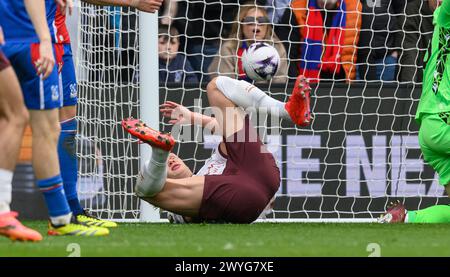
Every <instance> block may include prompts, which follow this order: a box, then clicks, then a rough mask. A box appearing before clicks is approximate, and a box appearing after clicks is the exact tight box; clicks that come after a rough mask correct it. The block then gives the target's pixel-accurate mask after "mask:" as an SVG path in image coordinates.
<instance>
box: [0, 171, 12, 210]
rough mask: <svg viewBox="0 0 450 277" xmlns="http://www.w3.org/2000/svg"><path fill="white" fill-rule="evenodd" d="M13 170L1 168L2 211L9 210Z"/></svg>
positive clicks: (0, 197)
mask: <svg viewBox="0 0 450 277" xmlns="http://www.w3.org/2000/svg"><path fill="white" fill-rule="evenodd" d="M12 178H13V172H12V171H10V170H6V169H2V168H0V213H6V212H9V204H10V203H11V193H12V185H11V184H12Z"/></svg>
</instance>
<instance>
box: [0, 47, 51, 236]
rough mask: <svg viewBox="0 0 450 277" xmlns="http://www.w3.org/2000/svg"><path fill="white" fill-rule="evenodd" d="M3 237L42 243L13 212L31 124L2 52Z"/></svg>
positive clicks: (0, 182) (0, 210) (0, 218)
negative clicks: (22, 152)
mask: <svg viewBox="0 0 450 277" xmlns="http://www.w3.org/2000/svg"><path fill="white" fill-rule="evenodd" d="M0 84H1V85H0V130H1V135H0V153H2V154H1V155H0V235H4V236H7V237H9V238H11V239H12V240H24V241H26V240H30V241H40V240H42V236H41V234H39V233H38V232H36V231H34V230H32V229H29V228H26V227H25V226H23V225H22V224H21V223H20V222H19V221H18V220H17V219H16V217H17V213H16V212H11V211H10V207H9V205H10V203H11V193H12V184H11V183H12V177H13V170H14V167H15V166H16V161H17V156H18V154H19V149H20V141H21V138H22V135H23V131H24V129H25V126H26V123H27V122H28V111H27V110H26V108H25V106H24V103H23V97H22V92H21V90H20V86H19V82H18V80H17V77H16V74H15V73H14V71H13V69H12V67H11V66H9V63H8V62H7V60H6V58H5V57H4V55H3V53H1V52H0Z"/></svg>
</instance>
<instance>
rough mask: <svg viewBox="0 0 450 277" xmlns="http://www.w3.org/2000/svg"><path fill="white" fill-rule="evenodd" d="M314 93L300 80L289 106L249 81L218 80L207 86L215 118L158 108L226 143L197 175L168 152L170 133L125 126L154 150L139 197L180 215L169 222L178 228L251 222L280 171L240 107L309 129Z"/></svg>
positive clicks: (133, 122) (172, 106) (133, 123)
mask: <svg viewBox="0 0 450 277" xmlns="http://www.w3.org/2000/svg"><path fill="white" fill-rule="evenodd" d="M310 90H311V88H310V86H309V84H308V82H307V80H306V79H305V78H304V77H303V76H299V77H298V78H297V81H296V83H295V87H294V90H293V92H292V95H291V96H290V98H289V101H288V102H287V103H283V102H280V101H278V100H275V99H273V98H271V97H270V96H268V95H266V94H265V93H264V92H263V91H262V90H260V89H258V88H257V87H255V86H253V85H252V84H250V83H248V82H245V81H238V80H234V79H231V78H228V77H217V78H215V79H213V80H212V81H211V82H210V83H209V84H208V86H207V94H208V100H209V103H210V105H211V107H213V108H214V115H215V117H214V118H213V117H208V116H205V115H201V114H199V113H194V112H190V111H189V110H188V109H186V108H185V107H183V106H181V105H179V104H176V103H173V102H166V103H164V104H163V105H161V112H162V114H163V116H165V117H170V118H171V119H172V120H170V121H169V123H171V124H177V123H178V124H186V123H193V122H199V124H201V125H202V126H203V127H206V128H210V129H211V130H212V131H214V132H215V133H220V134H221V135H222V136H223V138H224V139H223V141H222V142H221V143H220V144H219V146H218V147H217V149H216V151H215V152H214V153H213V155H212V156H211V158H210V159H209V160H207V161H206V163H205V165H204V166H203V168H201V169H200V171H199V172H198V173H197V174H196V175H194V174H193V173H192V171H191V170H190V169H189V168H188V167H187V166H186V165H185V164H184V163H183V162H182V161H181V159H180V158H178V157H177V156H176V155H175V154H172V153H170V151H171V150H172V148H173V147H174V145H175V140H174V139H173V137H172V136H171V135H170V134H164V133H161V132H158V131H155V130H153V129H151V128H149V127H147V126H146V125H145V124H144V123H143V122H142V121H140V120H137V119H132V118H129V119H124V120H123V121H122V126H123V127H124V128H125V130H127V131H128V132H129V133H130V134H131V135H133V136H135V137H137V138H138V139H140V140H142V141H143V142H145V143H148V144H149V145H151V146H152V148H153V149H152V156H151V159H150V160H148V161H146V162H145V164H144V167H143V170H142V171H141V172H140V174H139V177H138V180H137V184H136V189H135V191H136V195H137V196H138V197H140V198H141V199H143V200H145V201H147V202H149V203H151V204H153V205H154V206H157V207H160V208H162V209H164V210H167V211H170V212H173V213H175V214H171V215H170V216H171V217H172V221H175V222H180V223H181V222H204V221H208V222H228V223H251V222H253V221H254V220H255V219H257V218H258V216H259V215H260V214H261V212H262V211H263V210H264V208H265V207H266V206H267V204H268V203H269V202H270V200H271V199H272V197H273V196H274V195H275V193H276V191H277V190H278V187H279V184H280V171H279V169H278V167H277V165H276V163H275V160H274V158H273V156H272V154H271V153H270V152H268V151H267V150H265V148H264V146H263V144H262V143H261V141H260V139H259V138H258V135H257V132H256V129H255V128H254V127H253V126H252V124H251V123H250V120H249V116H248V115H246V114H245V112H244V111H243V109H242V108H244V109H246V108H248V107H255V108H256V109H266V110H268V111H269V113H270V114H272V115H276V116H280V117H281V118H283V119H289V120H292V122H294V123H295V124H297V125H299V126H307V125H309V123H310V120H311V111H310V98H309V97H310V96H309V94H310Z"/></svg>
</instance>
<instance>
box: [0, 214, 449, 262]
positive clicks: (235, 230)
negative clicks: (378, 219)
mask: <svg viewBox="0 0 450 277" xmlns="http://www.w3.org/2000/svg"><path fill="white" fill-rule="evenodd" d="M25 223H26V224H27V225H28V226H30V227H33V228H36V229H37V230H39V231H40V232H41V233H42V234H45V232H46V223H45V222H43V221H32V222H30V221H28V222H25ZM449 227H450V226H449V225H406V224H405V225H380V224H312V223H257V224H252V225H233V224H216V225H214V224H198V225H194V224H192V225H174V224H120V225H119V227H118V228H116V229H111V234H110V235H109V236H107V237H89V238H81V237H49V236H47V235H45V236H44V240H43V241H42V242H40V243H22V242H11V241H9V240H8V239H6V238H3V237H0V256H3V257H4V256H6V257H8V256H9V257H11V256H38V257H45V256H57V257H64V256H68V255H70V253H71V251H70V244H72V243H77V244H78V245H79V246H80V255H81V256H82V257H89V256H102V257H103V256H120V257H124V256H164V257H185V256H193V257H206V256H230V257H245V256H255V257H261V256H264V257H272V256H320V257H323V256H326V257H329V256H359V257H367V256H368V255H369V254H370V252H368V251H367V247H368V245H369V244H370V243H377V244H379V245H380V251H381V252H380V254H381V256H447V257H448V256H450V247H449V245H450V228H449ZM68 248H69V251H68Z"/></svg>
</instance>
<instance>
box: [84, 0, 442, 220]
mask: <svg viewBox="0 0 450 277" xmlns="http://www.w3.org/2000/svg"><path fill="white" fill-rule="evenodd" d="M341 1H353V0H338V2H341ZM354 1H358V3H362V2H363V1H365V0H354ZM168 2H169V3H170V4H169V6H168V7H166V9H167V8H169V9H170V7H172V6H171V5H177V8H178V12H177V13H176V14H175V15H171V16H170V13H164V16H163V17H164V18H165V19H167V18H166V15H167V14H169V15H168V16H169V18H170V19H171V22H172V23H171V24H172V26H175V27H177V28H178V32H179V35H175V36H174V35H170V38H171V39H172V38H176V39H179V41H180V48H179V51H178V52H179V54H180V55H183V56H182V61H183V63H182V65H183V66H184V69H173V68H170V67H169V66H168V65H165V66H164V65H160V63H159V61H158V60H157V59H158V48H157V47H158V42H157V35H156V34H157V32H158V25H157V15H150V14H145V13H140V12H137V11H136V10H134V9H130V8H113V7H96V6H93V5H89V4H81V6H80V7H79V12H80V18H79V27H78V54H77V74H78V79H79V99H80V101H79V106H78V122H79V127H78V131H79V134H78V140H77V141H78V143H77V146H78V148H77V154H78V157H79V162H80V170H79V178H80V187H79V192H80V196H81V198H82V199H83V200H84V204H85V206H86V208H88V209H89V210H90V211H91V212H93V213H94V214H95V215H97V216H99V217H101V218H109V219H113V220H117V221H140V220H141V221H160V211H159V210H155V209H153V207H151V206H149V205H147V204H142V202H140V201H139V200H138V199H137V198H136V197H135V196H134V183H135V180H136V177H137V174H138V170H139V167H140V163H141V161H142V159H143V158H144V157H148V156H149V155H150V152H149V151H150V147H147V146H146V145H143V146H139V145H138V144H137V141H136V140H135V139H133V138H132V137H131V136H129V135H128V134H127V133H125V132H124V131H123V130H122V127H121V126H120V121H121V120H122V119H123V118H125V117H129V116H134V117H139V118H142V119H143V120H144V121H146V122H147V123H149V124H150V125H151V126H152V127H154V128H159V129H161V130H163V131H170V130H171V126H170V125H169V124H167V123H166V122H164V121H161V119H160V115H159V109H158V105H159V104H160V103H161V102H163V101H167V100H170V101H175V102H179V103H182V104H183V105H185V106H186V107H188V108H190V109H192V110H196V111H198V112H205V107H206V106H207V105H208V103H207V98H206V94H205V89H206V80H207V78H208V76H209V75H208V72H203V71H204V70H206V69H205V65H206V64H207V63H209V61H210V60H211V59H213V58H218V57H220V55H221V53H228V52H226V51H225V49H224V48H225V46H224V45H225V44H224V43H225V42H226V41H229V40H230V39H229V38H227V37H228V36H229V35H230V32H231V31H232V30H233V28H232V26H233V24H239V21H237V20H236V16H237V14H238V13H239V12H240V11H241V10H242V9H243V8H244V7H246V5H254V4H255V2H257V3H258V4H259V5H261V3H262V5H263V6H262V8H267V9H268V10H269V11H275V12H273V13H269V17H270V21H271V22H272V25H273V26H274V27H277V26H278V27H280V26H281V27H286V28H288V29H289V28H293V27H300V28H305V27H306V26H305V25H298V26H292V23H291V21H290V20H289V21H283V22H281V21H277V20H280V18H277V19H276V20H275V17H276V16H279V14H281V13H280V12H281V11H283V9H285V8H286V7H285V6H276V5H274V4H273V3H274V2H277V3H284V2H290V1H259V0H258V1H253V3H250V4H243V1H237V0H236V1H232V0H204V1H182V0H172V1H168ZM263 2H264V3H265V4H264V3H263ZM372 2H373V1H372ZM375 2H377V1H375ZM389 2H394V1H389ZM413 2H414V1H413ZM420 2H424V1H420ZM377 3H378V2H377ZM380 3H383V1H381V2H380ZM424 3H425V2H424ZM358 5H359V4H358ZM389 5H391V4H389ZM421 5H424V4H421ZM260 7H261V6H260ZM365 7H366V9H361V10H360V11H357V12H356V13H358V14H359V15H360V16H362V17H361V18H362V19H363V20H366V23H367V20H368V19H367V18H369V19H370V18H375V19H376V18H377V16H384V19H383V20H385V21H386V22H393V21H394V20H396V22H397V21H398V22H400V23H401V22H403V23H401V24H400V23H398V25H396V26H397V27H398V28H397V29H396V30H391V29H389V30H386V33H387V36H389V35H393V34H396V32H401V33H402V34H404V33H408V34H418V35H420V36H422V37H421V38H420V39H421V40H424V39H426V38H425V37H426V36H427V35H429V31H424V30H422V29H421V28H422V27H420V28H418V29H417V30H416V31H414V32H413V31H408V30H407V27H406V26H407V23H405V21H402V20H405V17H408V18H416V17H417V18H418V20H420V22H429V20H430V19H431V15H429V14H428V15H427V14H421V12H419V11H418V12H417V13H415V14H414V13H413V14H411V11H410V10H409V9H410V7H404V8H403V9H402V10H395V11H394V10H393V9H391V6H388V12H384V13H381V14H377V13H376V12H375V11H376V8H377V6H374V7H372V9H371V10H367V7H369V6H367V5H366V6H365ZM230 8H232V9H230ZM419 8H420V9H419V10H421V8H423V7H422V6H420V7H419ZM166 11H167V10H166ZM214 13H216V14H214ZM199 14H200V17H199ZM363 16H367V17H363ZM163 17H161V16H160V19H163ZM291 17H292V15H291ZM375 19H371V20H375ZM396 24H397V23H396ZM420 24H422V23H420ZM199 26H200V27H199ZM214 26H215V27H214ZM362 26H363V27H361V28H362V29H360V30H358V32H359V34H360V35H361V36H362V37H363V36H364V35H365V39H368V40H369V41H368V42H369V43H368V44H367V45H368V46H367V45H362V44H361V41H359V42H358V41H357V40H355V41H354V43H353V45H351V47H354V48H355V49H357V50H358V51H360V52H361V53H363V52H364V51H366V53H367V55H371V53H374V52H376V51H378V50H380V49H389V47H390V45H388V44H389V43H390V42H389V39H386V40H385V41H384V42H382V44H381V45H376V46H373V45H374V44H373V43H372V42H373V41H374V40H375V39H374V36H375V35H377V34H379V33H380V32H381V31H380V30H375V28H378V27H375V24H374V22H372V23H371V24H370V22H369V24H368V25H367V24H366V25H364V22H363V25H362ZM364 26H369V27H364ZM420 26H422V25H420ZM216 27H217V29H214V28H216ZM241 27H242V26H241ZM365 28H366V29H365ZM214 30H215V31H214ZM238 30H239V28H238ZM374 30H375V31H374ZM346 31H348V30H347V29H346ZM397 38H398V39H400V41H399V42H398V43H399V48H398V51H397V52H398V53H397V54H398V55H406V54H408V53H410V52H411V51H412V52H414V51H415V52H417V53H416V54H415V55H416V59H415V60H419V59H420V58H421V56H420V55H421V54H423V53H424V52H425V50H426V46H423V44H419V42H417V45H415V46H410V44H407V39H406V36H405V35H402V36H398V37H397ZM270 39H273V40H274V39H275V36H274V35H272V36H271V37H270ZM288 39H290V36H289V37H288ZM288 39H281V41H282V42H283V43H284V45H285V47H287V49H286V55H285V56H284V58H283V57H282V59H284V61H285V62H286V63H288V62H292V59H291V60H290V59H289V56H290V54H291V53H290V51H294V50H293V49H296V48H295V47H294V46H292V45H293V42H292V41H290V40H288ZM210 42H214V43H210ZM378 42H379V41H378ZM214 47H216V49H215V51H213V50H212V49H214ZM236 50H237V49H236ZM386 53H390V52H386ZM227 55H230V54H229V53H228V54H227ZM389 55H390V54H389ZM392 55H393V54H392ZM394 56H395V55H394ZM234 57H235V56H233V55H231V56H222V59H221V60H220V61H219V64H220V63H222V62H223V63H225V62H226V58H234ZM387 57H388V56H387V54H385V55H384V58H387ZM389 57H390V56H389ZM399 57H402V56H399ZM399 57H397V59H396V60H395V59H394V61H391V62H392V63H390V64H389V66H390V67H395V68H396V70H395V72H396V73H395V74H396V75H395V76H396V77H395V78H396V79H395V80H390V81H386V80H382V79H381V77H378V79H377V78H375V79H371V80H353V81H352V82H350V83H349V82H345V81H344V80H341V79H339V78H330V77H324V78H323V79H321V82H320V83H318V84H314V85H313V92H312V108H313V113H314V116H315V120H314V122H313V123H312V125H311V126H310V127H307V128H298V127H296V126H294V125H292V124H291V123H289V122H286V121H281V122H277V124H275V125H270V120H268V119H267V118H263V119H261V120H260V121H258V126H257V127H258V130H259V132H260V135H261V137H262V140H263V141H264V142H265V143H267V144H269V146H270V149H272V151H273V154H274V157H275V159H276V160H277V163H278V165H279V167H280V171H281V177H282V181H281V183H280V189H279V191H278V193H277V199H276V201H275V206H274V208H273V210H272V211H270V212H268V213H267V215H266V218H267V219H265V220H264V219H261V220H260V221H259V222H261V221H262V222H267V221H281V222H285V221H300V222H303V221H306V222H373V221H374V220H375V218H376V217H378V216H379V215H380V214H381V213H382V212H383V211H384V209H385V207H386V205H387V204H388V203H389V202H390V201H393V200H397V199H399V200H401V201H402V202H404V203H405V204H406V206H407V208H408V209H420V208H424V207H428V206H430V205H434V204H438V203H448V198H447V197H446V196H444V189H443V187H442V186H440V185H439V184H438V179H437V175H436V174H435V172H434V171H433V170H432V169H431V168H430V167H429V166H428V165H427V164H426V163H425V162H424V161H423V158H422V154H421V152H420V148H419V144H418V126H417V123H416V122H415V120H414V115H415V110H416V108H417V104H418V100H419V98H420V93H421V83H420V80H419V79H412V80H410V81H404V80H399V79H398V78H399V76H400V75H399V74H400V73H399V72H400V65H401V59H400V58H399ZM235 61H237V59H236V60H235ZM187 62H189V63H190V66H189V67H187ZM196 62H199V63H198V64H196ZM385 63H387V61H386V59H384V60H383V61H381V62H380V61H379V60H369V59H366V60H364V61H361V60H360V59H358V60H355V61H354V66H355V68H356V67H358V70H360V68H363V66H366V65H371V66H378V65H381V66H382V67H381V72H388V69H389V66H387V64H385ZM160 66H161V68H160V69H161V70H163V71H169V72H170V73H171V74H172V75H173V76H174V78H175V82H172V81H173V80H172V81H170V82H169V78H168V77H166V78H165V79H161V80H160V79H159V76H158V68H159V67H160ZM402 66H404V65H402ZM405 67H406V66H405ZM187 68H189V70H190V71H189V72H187ZM411 68H413V69H414V72H413V73H415V75H418V74H420V72H421V71H420V70H421V69H422V64H418V65H414V66H409V69H411ZM391 69H392V68H391ZM218 71H219V70H218V69H217V68H216V69H212V71H211V72H213V73H217V72H218ZM286 72H287V70H286ZM188 73H190V74H194V75H195V76H196V77H197V78H198V79H199V80H200V81H203V83H188V82H186V81H185V79H183V78H186V74H188ZM235 73H236V72H235ZM286 74H287V73H286ZM413 75H414V74H413ZM177 76H178V77H177ZM180 76H181V77H180ZM183 76H184V77H183ZM285 77H287V76H285ZM291 79H292V78H291ZM258 86H259V87H260V88H261V89H263V90H264V91H266V92H267V93H268V94H270V95H271V96H273V97H274V98H277V99H279V100H281V101H286V100H287V99H288V96H289V95H290V93H291V90H292V83H291V82H288V81H285V82H283V83H278V84H276V83H267V84H258ZM200 105H202V106H200ZM280 124H281V128H278V126H279V125H280ZM181 131H182V132H181V133H176V132H175V135H176V136H177V137H176V139H178V140H179V141H181V142H180V143H178V144H177V146H176V147H175V148H174V153H175V154H177V155H179V156H180V157H181V158H182V159H183V160H184V161H185V162H186V164H187V165H188V166H189V167H190V168H191V169H193V171H194V172H195V171H197V170H199V169H200V167H201V166H202V165H203V163H204V161H205V160H206V159H207V158H209V156H210V154H211V151H212V149H213V148H214V146H215V145H216V144H217V141H216V140H215V138H213V137H210V136H203V135H202V132H201V130H199V129H198V128H191V127H187V126H184V127H183V128H182V129H181ZM164 219H165V215H164V213H161V220H162V221H164Z"/></svg>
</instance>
